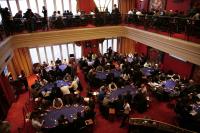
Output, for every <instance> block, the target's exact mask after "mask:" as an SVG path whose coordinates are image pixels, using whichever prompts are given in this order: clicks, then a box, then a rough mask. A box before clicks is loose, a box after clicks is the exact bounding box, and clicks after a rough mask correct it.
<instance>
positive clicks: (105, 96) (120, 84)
mask: <svg viewBox="0 0 200 133" xmlns="http://www.w3.org/2000/svg"><path fill="white" fill-rule="evenodd" d="M79 64H80V66H81V68H82V69H83V70H84V72H85V77H86V79H87V81H88V83H89V85H90V87H91V88H93V89H91V90H90V91H99V95H98V102H99V105H100V106H99V109H100V112H101V113H102V115H103V116H104V117H105V118H106V119H108V118H109V115H110V109H111V108H114V109H115V111H116V114H117V115H119V116H120V115H121V114H123V115H122V116H123V121H122V124H121V127H123V126H124V122H125V121H126V119H127V118H128V114H129V113H130V112H131V109H132V110H133V109H134V110H137V111H138V112H141V113H143V112H145V111H146V110H147V109H148V108H149V107H150V104H151V96H152V95H154V92H155V91H156V93H155V94H156V95H155V96H156V97H157V94H158V93H159V94H161V97H162V98H160V97H157V98H158V100H163V99H165V98H166V97H165V94H167V98H166V99H165V100H167V101H169V100H171V99H176V98H179V97H180V96H181V95H182V93H184V91H188V90H189V88H190V86H193V85H194V81H193V80H189V79H185V78H184V77H180V75H178V74H174V73H173V72H172V71H169V72H167V73H164V72H162V71H161V70H160V67H159V65H157V64H154V65H153V63H149V61H148V60H147V58H146V57H145V56H144V55H143V54H141V55H138V54H133V55H132V54H129V55H120V54H119V53H117V52H114V51H112V49H111V48H109V49H108V50H107V53H105V54H104V55H98V56H97V55H96V54H94V53H90V54H89V55H88V57H86V58H85V57H84V58H82V59H81V60H80V61H79ZM144 67H148V68H149V67H151V69H152V68H153V69H152V70H151V72H150V74H149V75H145V74H144V73H142V71H141V68H144ZM112 70H116V71H118V72H121V74H120V76H116V75H115V74H114V73H113V71H112ZM147 71H148V70H147ZM98 73H105V75H106V78H105V79H103V78H102V79H100V78H99V77H98V76H96V75H97V74H98ZM168 81H170V82H172V83H174V84H175V85H174V86H173V87H172V88H166V87H167V86H166V87H165V83H166V82H168ZM128 85H130V86H134V87H135V88H136V90H135V94H134V95H133V93H131V92H130V91H127V92H126V93H123V94H119V95H118V97H117V98H116V99H114V100H113V99H110V96H111V95H110V94H111V93H112V92H115V91H117V90H120V89H122V90H123V89H124V87H126V86H128ZM158 86H159V87H158ZM98 88H100V89H98ZM148 88H150V89H148ZM155 88H156V90H155ZM94 89H95V90H94ZM96 89H97V90H96ZM133 90H134V88H133ZM169 90H170V91H176V92H177V95H173V96H171V92H168V91H169ZM165 91H167V92H166V93H165ZM197 94H199V92H195V94H194V92H193V95H194V96H195V97H196V95H197ZM197 101H199V100H197ZM180 103H181V105H184V106H185V104H182V102H180ZM194 103H195V104H196V101H195V102H194ZM127 106H128V107H127ZM177 106H179V105H177ZM129 107H130V108H129ZM127 108H128V109H127ZM126 109H127V110H129V111H127V110H126ZM179 111H183V110H181V108H180V109H179ZM190 111H191V110H190ZM127 112H128V113H127ZM197 112H198V111H197ZM197 112H196V114H199V113H197ZM188 114H189V113H188ZM196 114H195V115H196Z"/></svg>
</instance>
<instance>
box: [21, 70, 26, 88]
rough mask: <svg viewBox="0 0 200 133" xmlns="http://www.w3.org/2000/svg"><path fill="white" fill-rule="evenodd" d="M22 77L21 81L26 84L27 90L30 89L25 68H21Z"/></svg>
mask: <svg viewBox="0 0 200 133" xmlns="http://www.w3.org/2000/svg"><path fill="white" fill-rule="evenodd" d="M20 79H21V82H22V83H23V84H24V86H25V89H26V91H28V80H27V77H26V75H25V72H24V71H23V70H21V75H20Z"/></svg>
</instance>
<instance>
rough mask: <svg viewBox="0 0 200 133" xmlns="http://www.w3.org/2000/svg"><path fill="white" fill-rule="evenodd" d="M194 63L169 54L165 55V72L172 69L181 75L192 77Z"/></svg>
mask: <svg viewBox="0 0 200 133" xmlns="http://www.w3.org/2000/svg"><path fill="white" fill-rule="evenodd" d="M192 67H193V64H191V63H189V62H184V61H181V60H178V59H176V58H174V57H171V56H170V55H169V54H166V53H165V55H164V60H163V69H164V71H165V72H167V71H169V70H172V71H173V72H174V73H177V74H180V76H181V77H186V78H190V75H191V73H192Z"/></svg>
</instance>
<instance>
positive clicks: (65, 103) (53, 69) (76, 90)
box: [30, 58, 95, 133]
mask: <svg viewBox="0 0 200 133" xmlns="http://www.w3.org/2000/svg"><path fill="white" fill-rule="evenodd" d="M72 60H73V59H72ZM69 62H70V63H68V62H67V61H66V59H64V60H63V61H61V60H60V59H59V58H58V59H57V60H56V61H55V62H53V61H51V62H50V63H49V64H47V63H46V62H44V63H43V64H41V67H40V70H39V71H38V74H37V76H38V78H37V80H35V83H34V84H33V85H32V86H31V95H32V98H33V100H34V109H33V111H32V113H31V116H30V119H31V122H32V125H33V127H34V128H35V129H36V130H37V131H41V130H43V131H44V132H52V133H54V132H58V131H59V132H61V133H62V132H65V131H77V132H79V130H82V128H84V127H85V126H86V123H85V121H86V120H89V119H91V120H93V119H94V117H95V112H94V106H95V105H94V100H93V98H92V97H89V98H90V99H89V101H86V100H84V97H82V96H81V95H80V92H81V91H82V88H81V84H80V81H79V78H78V77H77V74H76V64H75V62H74V61H69ZM61 65H66V67H65V69H62V70H61V69H60V68H59V66H61ZM49 68H50V70H49ZM59 81H63V83H69V84H62V85H61V86H58V83H59ZM48 85H51V87H50V88H49V89H47V90H45V89H44V87H46V86H48ZM75 105H76V106H84V110H83V111H84V113H83V114H84V115H82V114H81V112H77V114H76V119H74V121H72V122H71V121H69V120H68V118H67V117H66V114H63V113H61V114H60V117H59V118H58V119H57V120H56V121H57V122H58V124H57V125H56V127H53V128H51V129H46V128H45V127H44V126H43V125H44V124H45V121H44V118H43V117H42V116H41V114H45V113H46V112H47V110H61V109H63V108H69V107H71V106H72V107H73V106H75Z"/></svg>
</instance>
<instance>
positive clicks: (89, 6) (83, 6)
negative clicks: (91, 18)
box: [79, 0, 96, 13]
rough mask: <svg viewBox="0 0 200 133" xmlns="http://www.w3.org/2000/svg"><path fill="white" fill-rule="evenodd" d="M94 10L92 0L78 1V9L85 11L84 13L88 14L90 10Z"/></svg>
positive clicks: (94, 6)
mask: <svg viewBox="0 0 200 133" xmlns="http://www.w3.org/2000/svg"><path fill="white" fill-rule="evenodd" d="M95 8H96V5H95V2H94V1H93V0H79V9H80V10H81V11H85V13H90V11H91V10H94V9H95Z"/></svg>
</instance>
